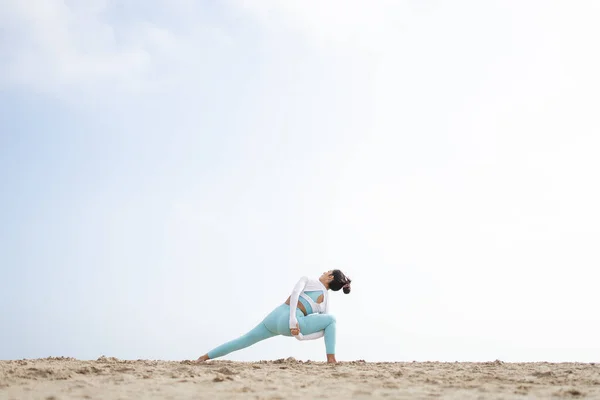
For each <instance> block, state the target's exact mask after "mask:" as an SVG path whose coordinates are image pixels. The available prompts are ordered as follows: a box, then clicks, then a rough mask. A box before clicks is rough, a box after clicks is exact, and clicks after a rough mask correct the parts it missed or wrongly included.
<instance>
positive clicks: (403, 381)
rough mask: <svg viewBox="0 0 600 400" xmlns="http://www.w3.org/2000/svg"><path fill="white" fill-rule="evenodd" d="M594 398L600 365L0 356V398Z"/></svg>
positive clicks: (599, 394)
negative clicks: (8, 358)
mask: <svg viewBox="0 0 600 400" xmlns="http://www.w3.org/2000/svg"><path fill="white" fill-rule="evenodd" d="M230 398H248V399H303V400H306V399H314V398H323V399H380V398H381V399H383V398H385V399H432V398H449V399H512V398H527V399H537V398H539V399H551V398H557V399H565V398H571V399H580V398H598V399H600V365H595V364H580V363H560V364H551V363H503V362H501V361H495V362H489V363H440V362H409V363H404V362H398V363H370V362H369V363H367V362H364V361H352V362H341V363H339V364H337V365H327V364H325V363H323V362H314V361H304V362H303V361H297V360H295V359H293V358H289V359H286V360H283V359H282V360H276V361H260V362H253V363H249V362H232V361H220V360H213V361H209V362H207V363H204V364H200V365H195V364H193V363H192V362H191V361H182V362H174V361H149V360H137V361H130V360H118V359H116V358H112V357H100V358H99V359H98V360H96V361H80V360H76V359H73V358H65V357H58V358H53V357H51V358H44V359H37V360H13V361H0V399H15V400H21V399H43V400H61V399H230Z"/></svg>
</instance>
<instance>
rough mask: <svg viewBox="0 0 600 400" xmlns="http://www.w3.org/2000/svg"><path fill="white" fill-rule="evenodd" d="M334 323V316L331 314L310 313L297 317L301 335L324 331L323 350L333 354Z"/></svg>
mask: <svg viewBox="0 0 600 400" xmlns="http://www.w3.org/2000/svg"><path fill="white" fill-rule="evenodd" d="M335 324H336V321H335V316H334V315H331V314H310V315H307V316H306V317H301V318H298V325H299V326H300V332H301V333H302V334H303V335H310V334H311V333H315V332H319V331H325V332H324V336H325V351H326V352H327V354H335V335H336V326H335Z"/></svg>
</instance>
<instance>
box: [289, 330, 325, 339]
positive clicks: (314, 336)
mask: <svg viewBox="0 0 600 400" xmlns="http://www.w3.org/2000/svg"><path fill="white" fill-rule="evenodd" d="M324 334H325V331H324V330H322V331H319V332H315V333H311V334H310V335H303V334H301V333H299V334H298V335H296V336H295V338H296V339H298V340H315V339H319V338H322V337H323V335H324Z"/></svg>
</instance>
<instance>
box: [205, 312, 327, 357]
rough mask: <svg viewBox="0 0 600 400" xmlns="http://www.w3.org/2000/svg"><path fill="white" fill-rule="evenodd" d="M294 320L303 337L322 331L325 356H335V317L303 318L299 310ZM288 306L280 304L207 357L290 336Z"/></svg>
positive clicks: (219, 355) (314, 315)
mask: <svg viewBox="0 0 600 400" xmlns="http://www.w3.org/2000/svg"><path fill="white" fill-rule="evenodd" d="M296 318H297V319H298V325H299V326H300V332H301V333H302V334H303V335H310V334H311V333H315V332H318V331H322V330H324V331H325V332H324V337H325V350H326V352H327V354H335V317H334V316H333V315H331V314H309V315H307V316H305V315H304V314H303V313H302V311H300V310H299V309H298V310H296ZM289 321H290V306H289V305H287V304H282V305H280V306H279V307H277V308H276V309H274V310H273V311H271V313H270V314H269V315H267V316H266V317H265V319H263V320H262V322H261V323H260V324H258V325H257V326H256V327H255V328H254V329H252V330H251V331H250V332H248V333H246V334H245V335H243V336H241V337H239V338H237V339H234V340H231V341H229V342H227V343H224V344H222V345H220V346H218V347H216V348H214V349H212V350H211V351H209V352H208V357H209V358H211V359H213V358H217V357H222V356H224V355H226V354H229V353H231V352H233V351H237V350H241V349H243V348H246V347H248V346H252V345H253V344H254V343H256V342H260V341H261V340H265V339H268V338H270V337H273V336H277V335H283V336H292V334H291V332H290V327H289Z"/></svg>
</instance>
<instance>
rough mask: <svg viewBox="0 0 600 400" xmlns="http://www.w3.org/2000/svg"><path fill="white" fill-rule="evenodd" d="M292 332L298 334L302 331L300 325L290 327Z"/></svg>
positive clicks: (294, 334)
mask: <svg viewBox="0 0 600 400" xmlns="http://www.w3.org/2000/svg"><path fill="white" fill-rule="evenodd" d="M290 332H291V333H292V335H293V336H297V335H298V334H299V333H300V326H299V325H298V324H296V327H295V328H292V329H290Z"/></svg>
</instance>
